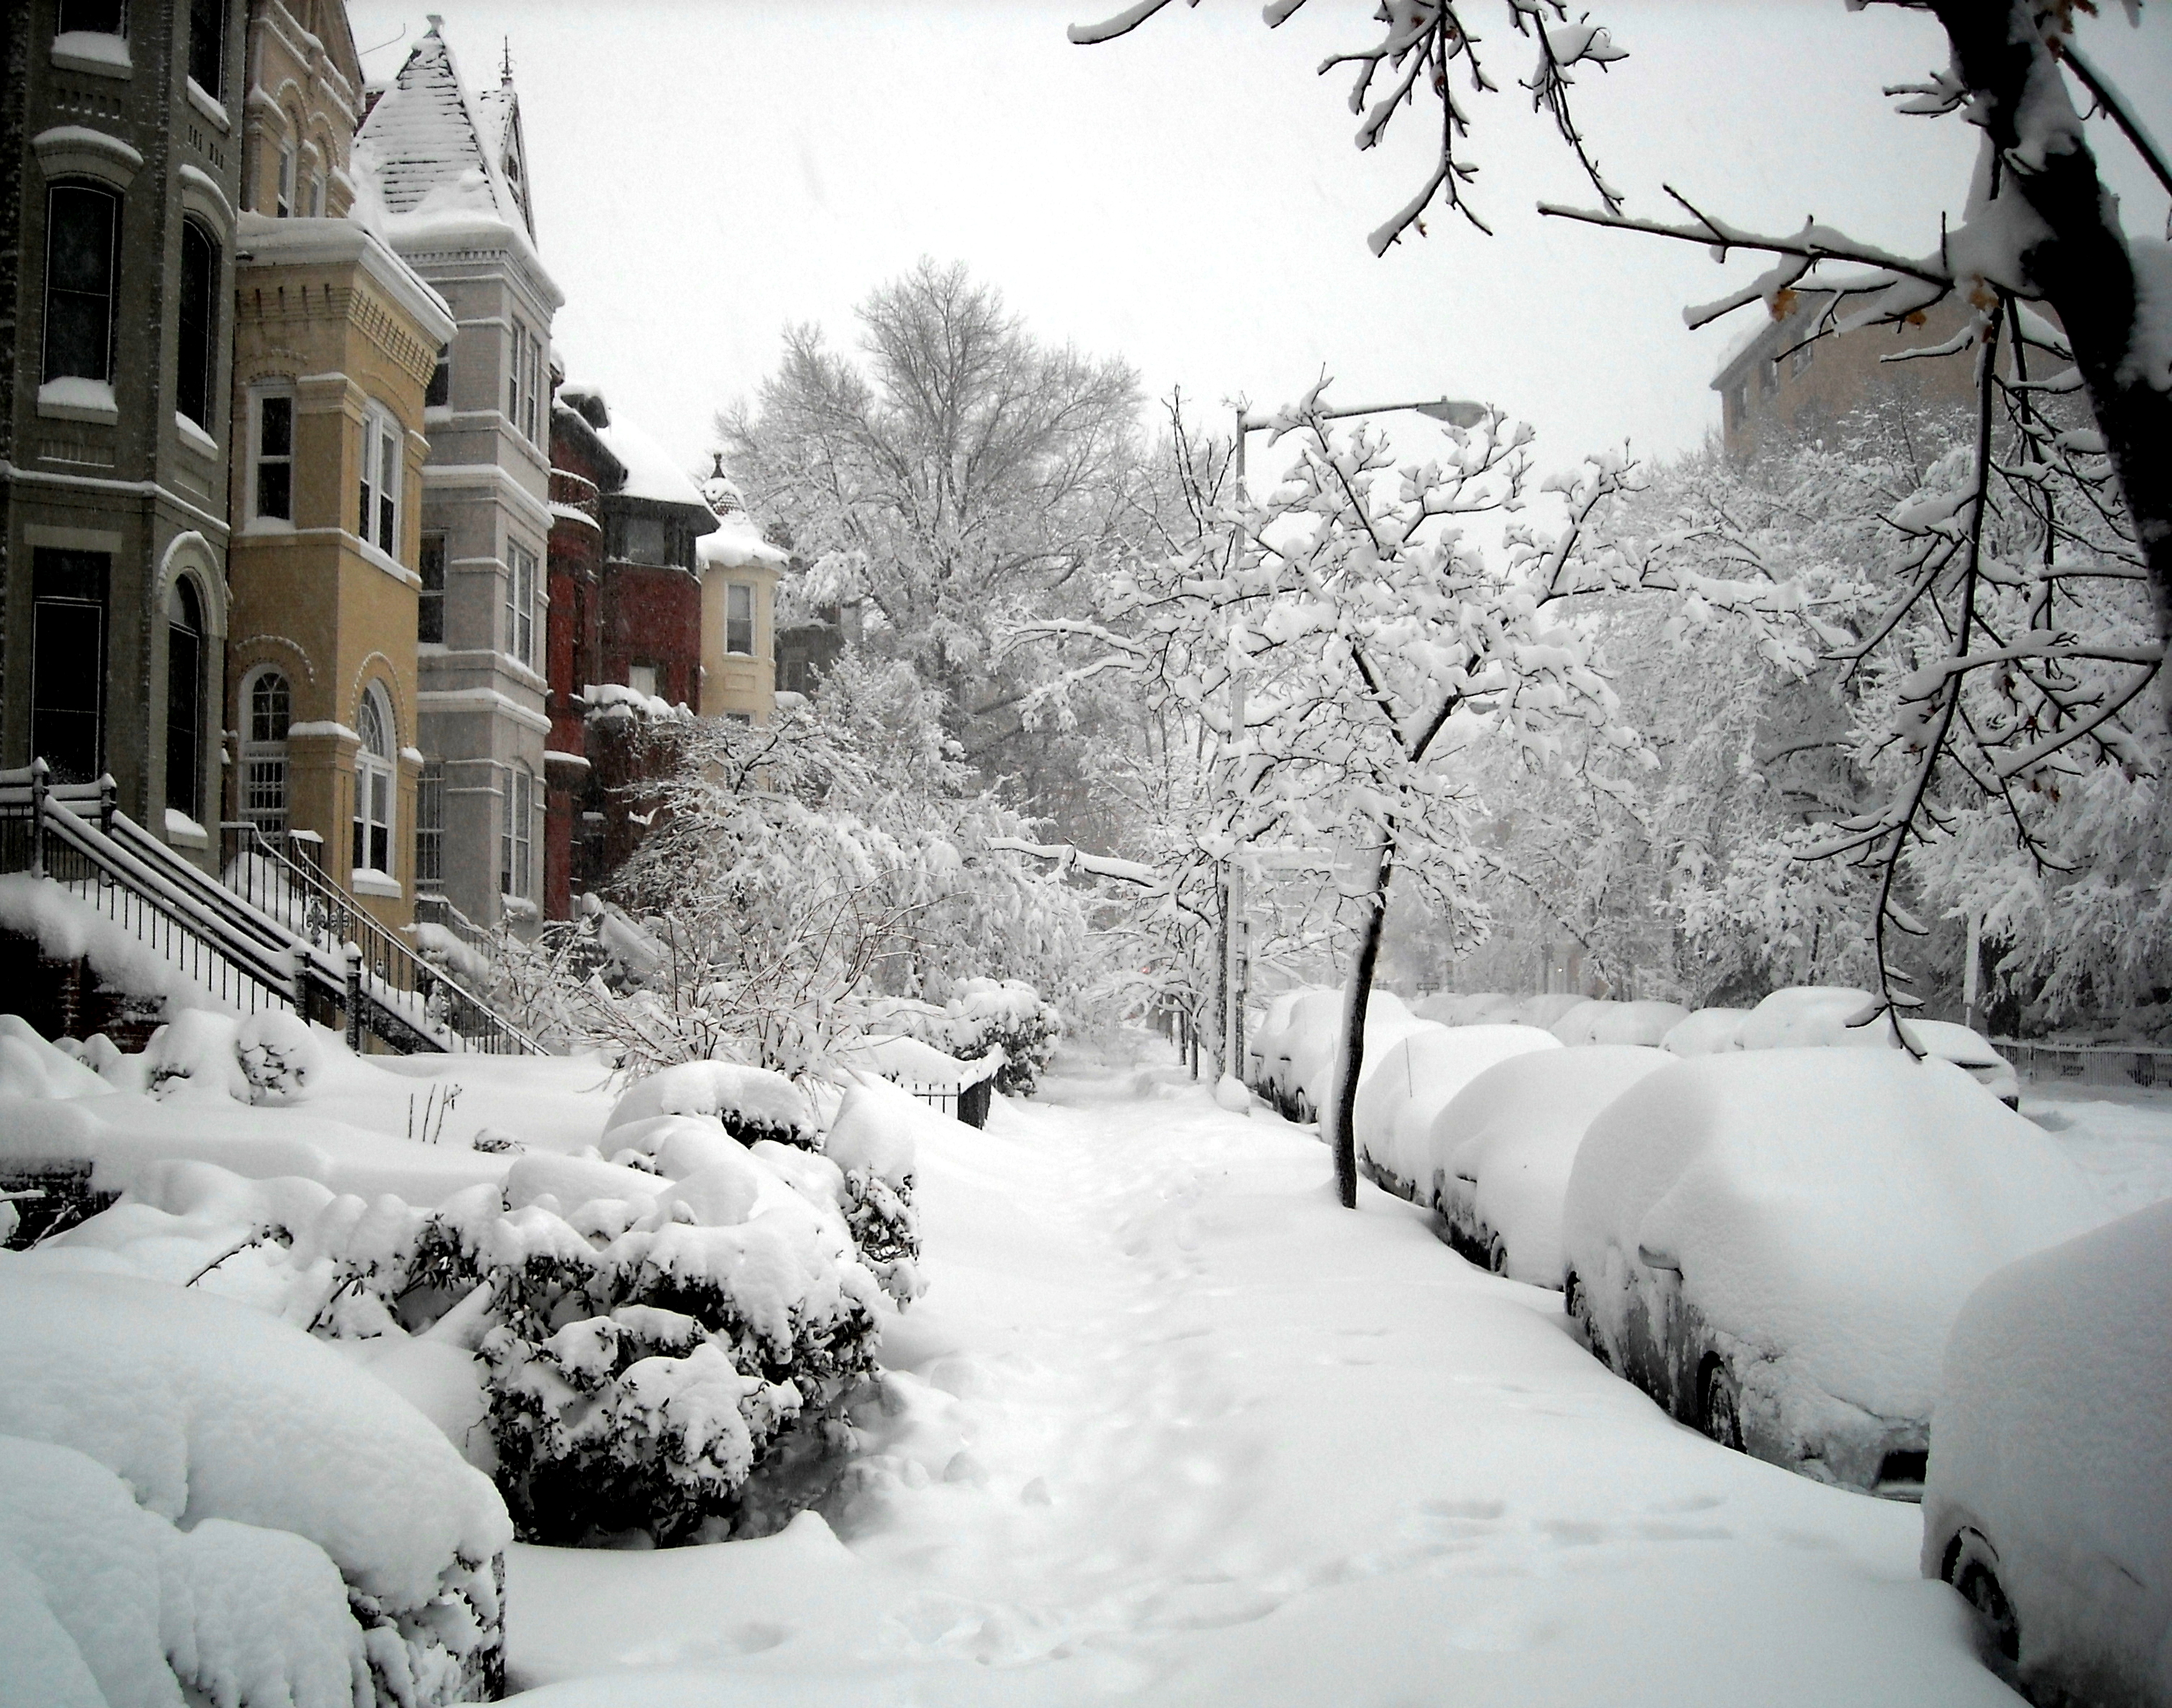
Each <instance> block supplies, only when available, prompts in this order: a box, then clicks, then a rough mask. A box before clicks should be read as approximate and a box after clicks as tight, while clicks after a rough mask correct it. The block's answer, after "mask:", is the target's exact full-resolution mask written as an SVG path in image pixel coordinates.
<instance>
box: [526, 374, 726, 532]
mask: <svg viewBox="0 0 2172 1708" xmlns="http://www.w3.org/2000/svg"><path fill="white" fill-rule="evenodd" d="M562 389H564V388H562ZM577 389H578V388H577ZM596 437H597V438H599V439H601V440H602V441H603V442H604V447H605V449H607V450H608V451H610V454H612V455H613V456H615V457H616V458H617V459H619V461H620V462H621V463H623V464H624V465H626V484H625V485H624V486H621V487H620V488H619V490H618V491H617V493H616V495H614V496H616V497H624V498H645V499H647V500H648V502H650V503H652V504H673V505H682V506H684V507H685V508H688V509H691V510H698V511H700V512H701V513H702V515H703V516H705V517H707V516H709V515H710V514H711V512H710V509H709V506H708V503H707V501H706V500H705V499H703V497H702V492H701V489H700V488H699V487H698V486H696V485H695V484H694V482H693V480H692V477H691V476H690V475H688V474H687V473H686V471H685V470H684V469H682V468H680V466H679V464H678V462H677V460H676V459H675V458H674V457H673V456H672V454H671V453H670V452H669V451H667V450H665V449H664V447H663V446H661V445H659V443H656V441H655V440H654V439H653V438H649V436H648V434H647V433H645V432H642V430H641V429H640V428H639V427H636V426H635V425H634V424H633V423H632V422H630V421H628V420H627V419H626V417H625V416H622V415H619V414H617V413H616V412H613V413H612V414H611V415H610V426H609V427H598V428H597V429H596Z"/></svg>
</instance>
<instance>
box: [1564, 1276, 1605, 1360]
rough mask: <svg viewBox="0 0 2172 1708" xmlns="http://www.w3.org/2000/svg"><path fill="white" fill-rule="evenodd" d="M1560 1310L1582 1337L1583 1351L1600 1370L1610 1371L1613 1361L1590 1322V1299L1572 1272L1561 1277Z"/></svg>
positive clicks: (1579, 1279) (1597, 1331)
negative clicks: (1593, 1360)
mask: <svg viewBox="0 0 2172 1708" xmlns="http://www.w3.org/2000/svg"><path fill="white" fill-rule="evenodd" d="M1562 1309H1563V1310H1564V1311H1565V1312H1567V1314H1568V1319H1569V1321H1571V1322H1572V1323H1573V1324H1576V1329H1577V1332H1578V1334H1579V1335H1583V1345H1584V1350H1585V1351H1588V1352H1589V1353H1590V1354H1591V1356H1593V1357H1594V1358H1595V1359H1596V1360H1598V1361H1599V1368H1600V1369H1602V1370H1611V1369H1612V1368H1613V1367H1614V1360H1613V1359H1612V1358H1610V1357H1609V1356H1607V1351H1606V1342H1605V1340H1601V1339H1600V1338H1599V1324H1596V1323H1594V1322H1593V1321H1592V1320H1591V1299H1590V1297H1589V1295H1588V1294H1587V1293H1586V1292H1584V1288H1583V1281H1582V1279H1581V1278H1580V1277H1579V1276H1578V1275H1577V1272H1576V1271H1575V1270H1569V1271H1568V1272H1567V1274H1566V1275H1564V1276H1562Z"/></svg>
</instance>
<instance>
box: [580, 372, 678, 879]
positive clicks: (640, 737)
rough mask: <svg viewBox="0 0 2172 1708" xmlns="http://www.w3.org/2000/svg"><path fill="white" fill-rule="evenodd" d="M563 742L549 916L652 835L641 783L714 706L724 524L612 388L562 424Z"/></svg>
mask: <svg viewBox="0 0 2172 1708" xmlns="http://www.w3.org/2000/svg"><path fill="white" fill-rule="evenodd" d="M551 500H552V517H551V542H550V546H551V550H550V586H551V613H550V681H551V756H550V765H549V770H548V779H547V780H548V784H549V788H548V803H547V805H548V811H547V814H546V849H545V857H544V872H545V880H546V894H545V908H544V911H545V916H546V917H548V918H552V919H563V918H566V917H567V916H568V915H569V913H570V912H571V910H572V905H573V897H574V896H576V895H578V894H583V893H585V892H586V891H588V890H590V889H595V888H598V887H599V886H600V885H601V884H603V882H604V881H605V878H607V877H608V876H609V875H610V873H612V872H613V871H615V870H616V869H617V867H619V866H620V865H621V863H622V862H624V861H625V859H626V857H627V856H628V855H629V854H631V853H632V851H633V850H634V848H635V846H637V844H638V842H639V841H640V840H641V836H642V833H643V832H644V831H645V830H646V829H647V828H648V824H649V822H650V820H651V819H652V817H653V813H654V810H655V804H656V803H655V802H654V800H653V798H648V797H647V796H645V795H644V794H643V793H642V789H641V784H642V782H643V781H645V780H646V779H647V778H648V777H649V776H653V775H654V774H655V772H656V770H657V768H658V767H659V765H665V764H668V763H669V757H670V736H671V733H672V732H673V730H674V729H675V728H677V727H678V726H680V725H682V724H684V723H686V722H691V720H692V718H693V716H694V711H693V708H695V707H696V706H699V705H700V704H701V699H702V579H701V572H700V570H699V568H698V567H697V565H696V556H695V541H696V540H698V539H700V538H701V537H702V535H704V534H710V533H712V532H714V531H715V529H716V528H717V526H718V522H717V518H716V517H715V515H714V514H713V513H712V512H711V510H710V508H709V507H708V505H707V502H704V500H703V499H702V495H701V493H700V492H699V491H696V488H695V486H694V484H693V482H692V481H691V480H689V479H688V478H687V476H686V475H685V473H684V471H682V470H680V468H679V467H678V465H676V464H675V463H674V462H673V461H672V460H671V459H670V457H669V454H667V453H665V452H664V450H663V449H662V448H660V447H659V446H658V445H657V444H656V443H655V442H654V441H653V440H652V439H650V438H648V435H647V434H646V433H644V432H642V431H641V430H640V429H639V428H638V427H634V426H633V425H632V423H630V422H626V421H623V420H615V419H614V418H613V417H612V415H611V412H610V406H609V405H608V404H606V403H605V400H604V398H603V395H602V394H600V393H599V392H597V391H594V390H593V389H588V388H584V387H573V386H568V387H565V388H563V389H561V391H560V392H559V395H558V404H557V406H556V408H555V409H554V410H553V411H552V416H551Z"/></svg>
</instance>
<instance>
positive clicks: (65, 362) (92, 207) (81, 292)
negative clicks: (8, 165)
mask: <svg viewBox="0 0 2172 1708" xmlns="http://www.w3.org/2000/svg"><path fill="white" fill-rule="evenodd" d="M120 226H121V198H120V197H119V196H116V195H115V194H114V193H113V191H110V190H107V189H104V188H101V187H100V186H99V185H92V184H56V185H54V186H53V187H52V190H51V192H50V193H49V194H48V195H47V196H46V359H45V369H44V373H43V374H42V375H41V376H40V377H41V378H42V379H45V380H46V381H48V382H50V381H52V380H56V379H94V380H98V381H99V382H100V383H102V384H111V383H112V380H113V293H114V276H115V272H116V262H117V258H116V250H115V247H114V239H115V238H116V234H118V232H119V230H120ZM109 401H110V400H109Z"/></svg>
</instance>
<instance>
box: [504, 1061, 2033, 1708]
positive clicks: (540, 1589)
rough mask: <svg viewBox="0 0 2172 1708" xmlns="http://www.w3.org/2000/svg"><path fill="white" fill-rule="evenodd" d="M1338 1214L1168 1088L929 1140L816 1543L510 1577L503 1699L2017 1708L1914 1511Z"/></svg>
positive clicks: (1063, 1096)
mask: <svg viewBox="0 0 2172 1708" xmlns="http://www.w3.org/2000/svg"><path fill="white" fill-rule="evenodd" d="M1143 1079H1144V1080H1146V1081H1151V1080H1152V1079H1153V1076H1145V1077H1143ZM1325 1176H1326V1159H1325V1155H1324V1153H1323V1152H1321V1150H1320V1147H1319V1146H1318V1145H1317V1143H1315V1142H1314V1141H1313V1140H1312V1139H1311V1138H1310V1137H1309V1136H1306V1135H1304V1134H1303V1133H1300V1132H1298V1131H1296V1130H1294V1129H1292V1128H1290V1127H1288V1126H1286V1125H1283V1124H1282V1122H1280V1121H1278V1120H1274V1119H1272V1118H1271V1117H1269V1116H1266V1115H1264V1114H1261V1115H1259V1116H1257V1117H1255V1118H1253V1119H1250V1120H1248V1119H1246V1118H1245V1117H1241V1116H1234V1115H1230V1114H1226V1113H1224V1112H1223V1111H1222V1110H1220V1109H1216V1108H1215V1107H1214V1106H1213V1105H1212V1103H1211V1101H1210V1100H1209V1099H1208V1098H1207V1097H1206V1096H1205V1095H1204V1093H1202V1092H1200V1091H1199V1090H1197V1089H1196V1088H1193V1087H1191V1086H1190V1085H1189V1084H1183V1085H1158V1084H1153V1083H1151V1082H1142V1083H1139V1084H1136V1085H1135V1084H1134V1083H1133V1082H1132V1080H1131V1079H1130V1078H1129V1077H1109V1078H1105V1079H1101V1080H1091V1079H1077V1080H1073V1081H1069V1082H1063V1083H1060V1084H1056V1085H1053V1086H1051V1088H1050V1094H1049V1096H1048V1097H1047V1098H1046V1099H1045V1100H1043V1101H1042V1102H1040V1103H1037V1104H1030V1105H1024V1106H1013V1107H1010V1108H1008V1109H1003V1111H1002V1112H1001V1113H1000V1114H999V1115H998V1117H997V1121H996V1123H995V1124H994V1125H993V1126H992V1129H991V1131H989V1132H987V1133H986V1134H976V1133H973V1132H971V1131H970V1130H968V1129H965V1128H962V1127H961V1128H959V1129H957V1132H956V1137H955V1141H954V1143H951V1144H950V1145H949V1146H948V1147H946V1148H945V1151H944V1154H940V1155H925V1154H923V1156H922V1184H921V1195H922V1204H923V1213H924V1232H925V1238H926V1242H927V1249H928V1253H929V1261H928V1265H927V1268H928V1273H929V1275H930V1276H931V1277H932V1279H933V1291H932V1292H930V1294H929V1295H928V1297H927V1298H926V1299H924V1300H923V1301H922V1302H921V1303H920V1304H919V1305H918V1306H917V1307H916V1308H914V1310H913V1311H912V1312H911V1313H910V1314H909V1315H908V1316H907V1317H906V1319H904V1320H903V1321H902V1322H901V1323H900V1324H897V1325H896V1326H895V1329H893V1330H892V1331H891V1332H890V1334H889V1335H887V1337H886V1340H885V1350H884V1362H885V1363H887V1364H888V1365H890V1367H892V1368H893V1369H894V1370H895V1371H897V1372H899V1373H898V1374H897V1376H896V1377H895V1378H894V1380H893V1383H892V1384H891V1388H890V1394H891V1398H890V1407H889V1410H888V1415H884V1416H878V1417H875V1418H874V1419H872V1420H871V1425H872V1426H871V1427H870V1428H869V1429H868V1435H869V1436H870V1437H871V1448H872V1451H873V1454H874V1457H873V1458H872V1459H871V1461H870V1463H869V1465H868V1472H867V1475H866V1478H865V1480H864V1481H863V1484H862V1485H861V1486H860V1488H859V1489H858V1492H857V1493H856V1494H855V1495H854V1496H853V1497H852V1500H851V1501H849V1502H847V1503H846V1504H845V1506H844V1507H843V1508H842V1510H841V1511H840V1512H837V1513H836V1514H835V1521H836V1528H835V1529H834V1530H833V1529H832V1528H831V1525H830V1524H828V1523H825V1522H824V1521H823V1520H822V1519H821V1518H819V1517H815V1516H814V1515H811V1514H809V1515H803V1517H801V1518H800V1519H799V1520H798V1521H797V1523H794V1524H793V1527H792V1528H790V1529H788V1530H787V1531H786V1532H785V1533H782V1534H781V1535H779V1536H776V1537H773V1538H770V1539H766V1540H764V1541H759V1542H751V1543H739V1544H728V1545H726V1546H723V1547H716V1548H696V1549H684V1550H672V1551H668V1552H664V1553H652V1554H597V1553H579V1552H561V1551H556V1550H535V1549H523V1550H518V1551H517V1554H516V1557H515V1558H514V1560H513V1565H512V1570H511V1576H510V1581H509V1583H508V1595H509V1608H510V1620H511V1624H510V1632H511V1643H512V1660H513V1670H514V1674H515V1682H516V1683H517V1684H524V1685H527V1686H530V1687H540V1688H535V1689H534V1694H533V1695H530V1696H528V1697H526V1698H524V1700H527V1701H530V1702H533V1703H535V1704H536V1705H538V1708H542V1705H546V1704H547V1705H551V1708H563V1705H570V1704H577V1703H578V1704H590V1703H594V1704H602V1703H611V1704H617V1703H634V1702H639V1703H642V1704H653V1705H663V1704H672V1703H680V1702H685V1703H694V1702H700V1703H704V1704H734V1703H740V1702H745V1703H749V1704H753V1703H761V1704H764V1705H770V1708H788V1705H797V1704H800V1703H806V1704H810V1705H811V1704H815V1703H823V1704H830V1703H834V1702H836V1701H839V1700H855V1701H867V1702H874V1703H907V1702H913V1703H918V1702H927V1703H938V1702H940V1703H981V1702H990V1703H997V1702H1000V1703H1036V1704H1037V1703H1074V1702H1075V1703H1089V1702H1107V1701H1116V1700H1122V1701H1142V1702H1160V1703H1218V1702H1228V1703H1232V1704H1246V1705H1257V1704H1274V1703H1293V1704H1294V1703H1321V1704H1328V1703H1333V1704H1338V1705H1340V1704H1353V1705H1355V1704H1370V1703H1379V1704H1395V1703H1416V1702H1439V1701H1461V1700H1481V1698H1482V1699H1485V1700H1493V1701H1499V1702H1503V1703H1516V1704H1519V1705H1528V1704H1550V1703H1561V1704H1585V1703H1599V1702H1605V1703H1607V1704H1609V1705H1617V1708H1618V1705H1631V1704H1645V1703H1649V1704H1654V1705H1657V1704H1663V1703H1664V1704H1669V1705H1695V1704H1707V1703H1709V1704H1712V1705H1719V1704H1723V1703H1724V1704H1728V1705H1730V1708H1731V1705H1734V1704H1739V1703H1740V1702H1743V1701H1756V1702H1759V1703H1761V1704H1766V1705H1778V1704H1803V1705H1813V1704H1814V1705H1819V1708H1836V1705H1842V1704H1855V1703H1860V1704H1866V1705H1868V1704H1881V1705H1882V1704H1900V1703H1907V1704H1911V1705H1932V1704H1966V1703H1986V1704H1989V1703H2002V1702H2003V1703H2008V1704H2010V1703H2012V1702H2013V1701H2014V1700H2017V1699H2015V1698H2013V1696H2011V1695H2009V1694H2008V1692H2007V1691H2006V1689H2004V1687H2003V1686H2002V1685H2001V1684H1998V1683H1997V1681H1996V1680H1995V1679H1994V1678H1992V1676H1991V1674H1989V1673H1987V1672H1985V1671H1984V1670H1983V1669H1982V1668H1981V1667H1980V1666H1979V1665H1978V1663H1977V1662H1976V1659H1975V1657H1974V1654H1973V1651H1972V1649H1971V1646H1970V1633H1969V1629H1968V1625H1967V1622H1966V1619H1965V1615H1964V1613H1963V1610H1962V1609H1961V1607H1960V1603H1959V1601H1958V1600H1957V1598H1954V1597H1953V1596H1952V1595H1951V1593H1949V1592H1948V1591H1947V1590H1945V1589H1944V1587H1942V1586H1938V1585H1934V1584H1926V1583H1924V1582H1922V1581H1921V1580H1920V1579H1919V1578H1918V1577H1917V1571H1916V1548H1917V1533H1918V1528H1919V1527H1918V1523H1917V1513H1916V1511H1915V1509H1914V1508H1912V1507H1902V1506H1894V1505H1889V1504H1885V1503H1881V1502H1879V1501H1871V1500H1868V1499H1866V1498H1863V1497H1861V1496H1852V1495H1845V1494H1840V1493H1836V1492H1835V1491H1833V1490H1827V1489H1823V1488H1820V1487H1818V1486H1815V1485H1812V1484H1810V1483H1808V1482H1806V1481H1804V1480H1801V1479H1799V1478H1797V1477H1793V1476H1791V1475H1789V1474H1787V1473H1784V1472H1782V1471H1780V1470H1777V1469H1773V1468H1771V1467H1770V1466H1766V1465H1762V1464H1756V1463H1754V1462H1752V1461H1750V1460H1748V1459H1745V1458H1742V1457H1741V1456H1739V1455H1738V1454H1732V1453H1725V1452H1723V1451H1722V1450H1721V1449H1719V1448H1717V1447H1715V1446H1713V1445H1712V1444H1711V1443H1710V1442H1706V1441H1705V1440H1703V1439H1702V1437H1697V1436H1696V1435H1693V1434H1691V1433H1690V1432H1689V1431H1685V1430H1683V1429H1680V1428H1679V1427H1678V1426H1675V1424H1673V1423H1672V1422H1670V1421H1669V1420H1667V1419H1666V1418H1665V1417H1664V1416H1663V1415H1661V1414H1660V1413H1659V1411H1658V1410H1657V1409H1656V1408H1654V1407H1653V1405H1651V1404H1650V1403H1649V1402H1648V1401H1647V1400H1645V1399H1643V1398H1642V1396H1641V1395H1639V1394H1637V1393H1635V1392H1634V1391H1633V1390H1632V1389H1630V1388H1626V1387H1625V1386H1623V1385H1622V1384H1621V1383H1618V1382H1616V1380H1615V1379H1614V1378H1611V1377H1610V1376H1608V1375H1607V1374H1606V1373H1605V1372H1603V1371H1602V1370H1600V1369H1599V1367H1597V1366H1596V1365H1595V1364H1594V1363H1593V1362H1592V1361H1591V1360H1590V1359H1589V1357H1587V1356H1585V1355H1584V1354H1583V1352H1582V1351H1580V1350H1579V1349H1578V1347H1577V1346H1576V1345H1574V1343H1573V1342H1572V1341H1571V1340H1569V1339H1568V1338H1567V1335H1566V1334H1565V1333H1564V1332H1563V1330H1562V1318H1561V1313H1560V1308H1559V1300H1558V1297H1557V1296H1556V1295H1553V1294H1549V1293H1543V1292H1538V1291H1536V1290H1535V1289H1532V1288H1529V1287H1525V1286H1519V1285H1516V1284H1514V1283H1511V1282H1507V1281H1498V1280H1496V1279H1494V1278H1493V1277H1492V1276H1485V1275H1482V1274H1481V1273H1479V1272H1478V1271H1476V1270H1473V1269H1472V1268H1470V1266H1469V1265H1465V1263H1463V1262H1462V1261H1461V1260H1460V1259H1458V1258H1456V1257H1455V1256H1454V1254H1451V1253H1450V1252H1449V1250H1448V1249H1446V1248H1445V1247H1444V1246H1443V1245H1441V1244H1440V1243H1438V1242H1437V1241H1435V1240H1434V1239H1433V1238H1432V1236H1431V1235H1430V1233H1428V1232H1427V1227H1426V1225H1425V1223H1424V1222H1423V1221H1422V1219H1421V1218H1420V1217H1418V1216H1417V1214H1416V1212H1415V1211H1412V1210H1411V1208H1410V1207H1409V1206H1406V1205H1402V1204H1400V1203H1398V1202H1397V1201H1395V1200H1393V1199H1390V1198H1388V1197H1386V1196H1384V1195H1381V1194H1379V1193H1377V1192H1374V1190H1372V1189H1370V1188H1369V1187H1368V1188H1367V1189H1366V1191H1365V1196H1364V1198H1363V1200H1361V1208H1360V1211H1359V1213H1357V1214H1356V1215H1352V1214H1350V1213H1348V1212H1346V1211H1341V1210H1340V1209H1338V1208H1337V1207H1336V1206H1335V1205H1334V1202H1333V1200H1332V1197H1331V1192H1330V1190H1329V1188H1328V1186H1327V1184H1325Z"/></svg>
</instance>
